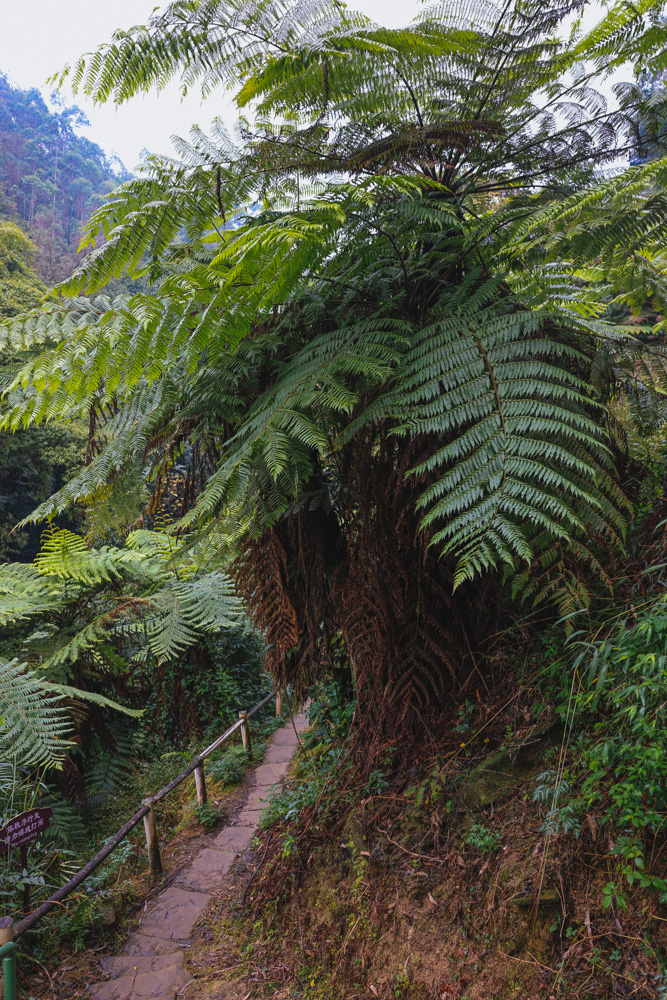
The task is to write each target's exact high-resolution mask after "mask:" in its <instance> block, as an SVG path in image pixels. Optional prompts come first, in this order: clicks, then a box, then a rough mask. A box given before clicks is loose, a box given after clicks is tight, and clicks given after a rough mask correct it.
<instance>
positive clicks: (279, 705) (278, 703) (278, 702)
mask: <svg viewBox="0 0 667 1000" xmlns="http://www.w3.org/2000/svg"><path fill="white" fill-rule="evenodd" d="M282 714H283V693H282V691H281V690H280V688H278V690H277V691H276V718H280V716H281V715H282Z"/></svg>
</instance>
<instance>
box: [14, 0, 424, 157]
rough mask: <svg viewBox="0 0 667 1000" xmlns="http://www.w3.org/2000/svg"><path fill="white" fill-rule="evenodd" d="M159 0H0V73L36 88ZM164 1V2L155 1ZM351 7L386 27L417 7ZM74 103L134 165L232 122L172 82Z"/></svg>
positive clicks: (410, 2) (380, 0)
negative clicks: (117, 98) (174, 142)
mask: <svg viewBox="0 0 667 1000" xmlns="http://www.w3.org/2000/svg"><path fill="white" fill-rule="evenodd" d="M156 2H157V0H0V72H1V73H5V74H6V76H7V77H9V79H10V81H11V82H12V83H14V84H15V85H17V86H19V87H21V88H23V89H27V88H29V87H39V88H40V89H41V90H42V93H43V94H44V96H45V97H48V94H49V89H50V88H48V87H45V86H44V84H45V81H46V80H47V79H48V77H49V76H50V75H51V74H52V73H54V72H55V71H56V70H58V69H60V68H61V67H62V66H64V65H65V63H68V62H71V61H72V60H74V59H76V58H77V56H79V55H81V54H82V53H83V52H89V51H90V50H91V49H94V48H96V47H97V46H98V45H99V44H100V43H102V42H106V41H109V39H110V37H111V32H112V31H113V30H114V28H129V27H130V25H132V24H143V23H145V22H146V20H147V19H148V17H149V16H150V14H151V12H152V10H153V9H154V7H155V6H156ZM160 6H163V4H160ZM351 6H352V7H354V8H355V9H357V10H362V11H364V13H366V14H367V15H368V16H369V17H371V18H373V20H375V21H379V22H380V23H383V24H386V25H401V24H407V23H409V21H411V20H412V18H413V16H414V14H415V13H416V12H417V10H418V9H419V3H418V0H356V2H355V0H352V3H351ZM62 96H63V98H65V99H66V100H67V102H68V103H76V104H78V105H79V107H81V108H83V110H84V111H85V112H86V114H87V115H88V118H89V119H90V123H91V127H90V128H87V129H85V130H84V131H83V134H84V135H86V136H87V137H88V138H89V139H92V140H93V142H97V143H98V144H99V145H100V146H102V148H103V149H105V150H106V151H107V152H115V153H117V154H118V156H120V158H121V160H123V162H124V163H125V165H126V166H127V167H128V168H129V169H130V170H132V169H133V168H134V167H135V166H136V165H137V163H138V162H139V158H140V153H141V151H142V150H143V149H148V150H149V151H150V152H151V153H171V152H172V147H171V143H170V136H172V135H174V134H176V135H182V136H187V133H188V130H189V128H190V126H191V125H193V124H195V123H196V124H197V125H200V126H201V127H202V128H206V127H207V126H208V124H209V123H210V121H211V120H212V119H213V118H215V116H216V115H221V116H222V117H223V118H224V119H225V120H226V121H227V122H228V123H229V124H231V123H232V122H233V121H234V120H235V115H234V113H233V111H232V109H231V105H230V101H229V97H228V95H227V94H226V93H225V92H224V91H222V90H221V91H220V92H219V93H218V95H217V96H214V97H211V98H209V99H208V100H207V101H205V102H202V101H201V99H200V98H199V96H198V95H195V93H194V92H193V93H192V94H191V95H190V96H189V97H188V98H186V99H185V100H183V101H182V100H181V97H180V95H179V93H178V88H177V86H176V84H175V83H174V84H173V86H171V87H169V88H168V89H166V90H164V91H163V92H162V93H161V94H160V95H155V94H150V95H146V96H140V97H136V98H134V99H133V100H132V101H129V102H128V103H127V104H124V105H122V106H121V107H119V108H116V107H114V106H113V105H111V104H109V105H103V106H101V107H95V106H94V105H93V104H92V103H91V102H90V101H88V100H86V99H85V98H84V97H83V96H82V95H81V94H79V95H77V97H76V98H72V96H71V92H68V91H67V90H63V93H62Z"/></svg>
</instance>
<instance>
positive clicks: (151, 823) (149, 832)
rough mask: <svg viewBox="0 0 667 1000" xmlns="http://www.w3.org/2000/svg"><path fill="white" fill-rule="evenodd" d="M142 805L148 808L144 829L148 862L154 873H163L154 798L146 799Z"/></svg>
mask: <svg viewBox="0 0 667 1000" xmlns="http://www.w3.org/2000/svg"><path fill="white" fill-rule="evenodd" d="M141 804H142V806H146V807H147V808H148V812H147V813H146V815H145V816H144V830H145V831H146V849H147V850H148V863H149V864H150V866H151V871H152V872H153V874H154V875H160V874H161V873H162V858H161V857H160V845H159V843H158V839H157V824H156V822H155V809H154V807H153V800H152V799H144V800H143V802H142V803H141Z"/></svg>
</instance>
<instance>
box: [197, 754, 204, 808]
mask: <svg viewBox="0 0 667 1000" xmlns="http://www.w3.org/2000/svg"><path fill="white" fill-rule="evenodd" d="M195 763H196V764H197V766H196V768H195V787H196V789H197V802H198V803H199V805H200V806H205V805H206V778H205V777H204V758H203V757H195Z"/></svg>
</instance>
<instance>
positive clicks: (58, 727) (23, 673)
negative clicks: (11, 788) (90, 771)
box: [0, 659, 72, 766]
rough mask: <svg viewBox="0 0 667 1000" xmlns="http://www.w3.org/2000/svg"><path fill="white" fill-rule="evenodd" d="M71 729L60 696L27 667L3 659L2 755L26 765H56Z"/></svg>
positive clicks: (0, 677)
mask: <svg viewBox="0 0 667 1000" xmlns="http://www.w3.org/2000/svg"><path fill="white" fill-rule="evenodd" d="M71 728H72V727H71V722H70V719H69V717H68V714H67V712H66V711H65V709H64V708H63V703H62V699H61V698H60V697H59V696H57V695H54V694H53V693H52V692H50V691H49V690H48V689H47V687H46V686H45V685H44V683H43V682H42V680H41V679H40V678H39V677H37V676H36V675H35V674H34V673H32V672H31V671H29V670H27V669H26V666H25V664H23V663H20V662H19V661H18V660H4V659H0V753H2V754H3V755H4V756H5V757H7V756H15V757H17V759H18V760H19V761H21V763H23V764H33V765H34V764H49V765H56V766H57V765H58V764H59V763H60V762H61V761H62V758H63V756H64V754H65V752H66V749H67V747H68V745H69V744H68V742H67V739H66V737H67V735H68V733H69V732H71Z"/></svg>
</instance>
